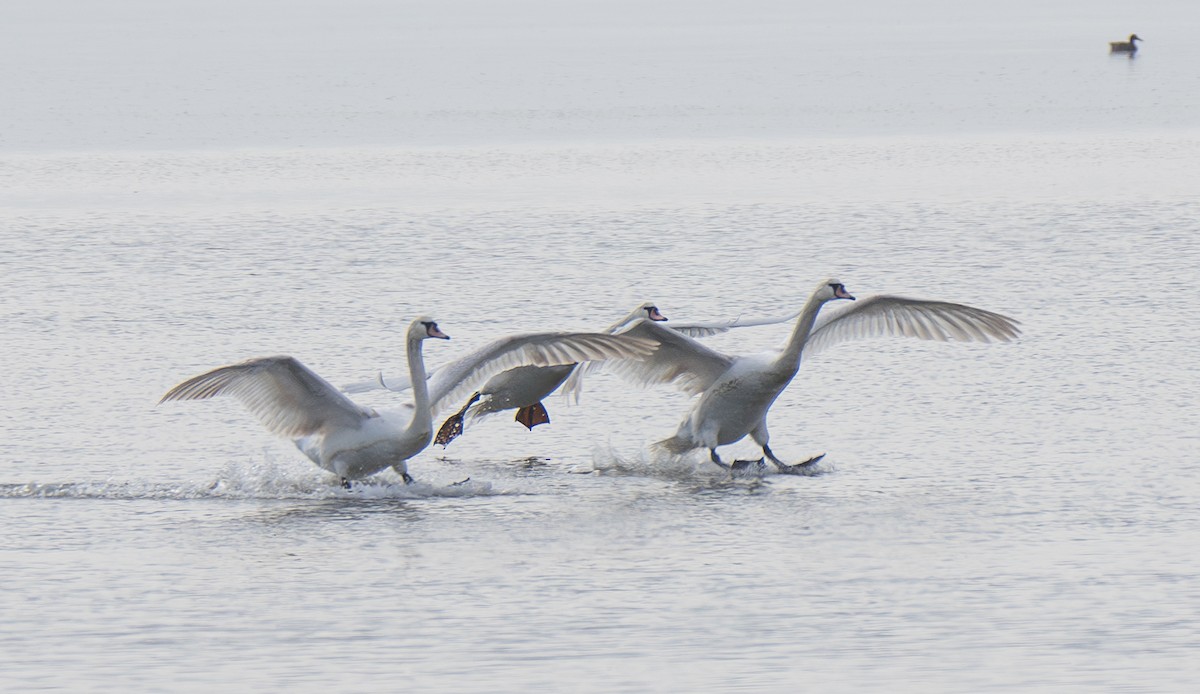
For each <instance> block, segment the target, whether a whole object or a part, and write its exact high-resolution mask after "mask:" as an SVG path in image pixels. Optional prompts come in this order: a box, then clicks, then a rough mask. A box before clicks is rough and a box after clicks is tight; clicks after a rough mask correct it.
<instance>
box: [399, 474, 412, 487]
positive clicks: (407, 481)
mask: <svg viewBox="0 0 1200 694" xmlns="http://www.w3.org/2000/svg"><path fill="white" fill-rule="evenodd" d="M400 479H402V480H404V483H405V484H412V483H413V476H412V475H410V474H408V473H407V472H402V473H400Z"/></svg>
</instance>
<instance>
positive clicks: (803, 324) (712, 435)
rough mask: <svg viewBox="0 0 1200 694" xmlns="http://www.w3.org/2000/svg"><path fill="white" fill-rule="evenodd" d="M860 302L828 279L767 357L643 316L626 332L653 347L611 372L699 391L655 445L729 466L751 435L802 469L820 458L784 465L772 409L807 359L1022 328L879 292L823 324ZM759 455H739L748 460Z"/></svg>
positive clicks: (1011, 334) (996, 336) (992, 337)
mask: <svg viewBox="0 0 1200 694" xmlns="http://www.w3.org/2000/svg"><path fill="white" fill-rule="evenodd" d="M839 299H842V300H848V301H854V297H853V296H852V295H851V294H850V293H849V292H847V291H846V287H845V286H844V285H843V284H842V283H841V282H839V281H837V280H836V279H830V280H827V281H825V282H822V283H821V284H820V285H818V287H817V288H816V290H815V291H814V292H813V294H812V295H811V296H810V297H809V299H808V301H807V302H806V303H805V304H804V307H803V308H802V309H801V310H800V312H799V314H798V318H797V320H796V325H795V327H794V329H793V330H792V334H791V337H790V339H789V340H788V342H787V344H786V345H785V346H784V348H783V349H782V350H781V351H779V352H778V353H775V354H769V355H764V356H758V355H755V356H730V355H726V354H722V353H720V352H718V351H716V350H713V349H710V348H708V347H706V346H704V345H702V344H700V343H699V342H697V341H696V340H694V339H691V338H689V337H687V336H686V335H682V334H679V333H677V332H673V331H670V330H666V329H664V328H662V327H660V326H658V325H657V324H654V323H650V322H646V321H642V322H640V323H638V324H636V325H635V326H633V327H632V328H630V329H629V330H628V331H627V333H626V334H629V335H639V336H642V337H647V338H652V339H654V340H656V341H658V342H659V343H660V344H659V347H658V349H657V350H656V351H655V353H654V354H653V355H652V356H650V357H648V358H647V359H645V360H643V361H641V362H622V363H619V364H615V365H612V368H611V370H613V371H615V372H617V373H620V374H622V375H623V376H625V377H627V378H628V379H630V380H632V381H634V382H637V383H640V384H642V385H653V384H661V383H670V384H673V385H675V386H676V387H678V388H679V389H681V390H683V391H684V392H685V393H688V394H690V395H693V396H698V397H697V399H696V401H695V404H694V405H693V406H692V409H691V411H690V412H689V413H688V415H687V416H686V417H685V418H684V420H683V422H682V423H680V425H679V428H678V430H677V431H676V432H675V435H674V436H672V437H671V438H669V439H666V440H663V441H660V442H658V444H656V445H657V446H658V447H660V448H662V449H665V450H667V451H669V452H671V453H676V454H681V453H685V452H687V451H690V450H693V449H696V448H707V449H708V450H709V456H710V458H711V460H712V461H713V462H714V463H716V464H717V465H720V466H721V467H724V468H730V467H731V466H730V465H728V464H726V463H725V462H724V461H722V460H721V458H720V456H719V455H718V454H717V447H718V446H726V445H729V444H733V443H736V442H737V441H740V440H741V439H743V438H744V437H746V436H747V435H749V436H750V437H751V438H752V439H753V440H754V442H755V443H757V444H758V445H759V446H761V447H762V452H763V455H764V456H765V457H766V458H767V459H769V460H770V461H771V462H772V463H773V464H774V465H775V466H776V467H777V468H778V469H779V471H780V472H784V473H792V474H803V472H804V471H805V469H806V468H807V467H808V466H810V465H812V464H813V463H815V462H816V461H818V460H820V459H821V458H822V457H823V455H822V456H816V457H814V458H810V459H809V460H806V461H804V462H803V463H799V464H796V465H789V464H787V463H784V462H783V461H782V460H780V459H779V458H778V457H776V455H775V453H774V451H772V450H771V446H770V439H771V435H770V432H769V431H768V430H767V412H768V411H769V410H770V408H771V405H772V404H773V403H774V402H775V399H776V398H777V397H779V394H780V393H782V392H783V389H784V388H786V387H787V386H788V384H789V383H791V382H792V379H793V378H794V377H795V376H796V373H797V371H798V370H799V368H800V361H801V357H802V356H804V355H808V354H812V353H815V352H817V351H819V350H821V349H824V348H826V347H828V346H830V345H833V344H836V343H838V342H842V341H846V340H851V339H859V338H866V337H873V336H883V335H898V336H904V337H916V338H919V339H923V340H940V341H948V340H955V341H962V342H992V341H997V342H1008V341H1011V340H1014V339H1016V337H1017V335H1019V334H1020V330H1019V329H1018V328H1017V321H1015V320H1013V319H1011V318H1008V317H1006V316H1002V315H1000V314H998V313H993V312H991V311H985V310H983V309H979V308H974V307H972V306H964V305H962V304H955V303H950V302H945V301H924V300H918V299H908V298H904V297H899V296H889V295H880V296H873V297H870V298H867V299H864V300H862V301H858V302H856V303H854V304H852V305H850V306H847V307H846V308H845V309H843V310H841V311H838V312H836V313H834V314H832V315H829V316H827V317H824V319H823V320H822V321H820V322H819V323H818V322H817V314H818V313H819V312H820V310H821V308H822V307H823V306H824V305H825V304H826V303H829V302H831V301H835V300H839ZM584 373H585V370H584V369H577V370H576V371H575V372H574V373H573V374H572V376H571V377H570V378H568V380H567V383H566V384H565V385H564V389H565V390H566V391H567V392H573V393H576V394H578V393H579V391H580V389H581V387H582V378H583V375H584ZM746 462H756V461H735V463H746Z"/></svg>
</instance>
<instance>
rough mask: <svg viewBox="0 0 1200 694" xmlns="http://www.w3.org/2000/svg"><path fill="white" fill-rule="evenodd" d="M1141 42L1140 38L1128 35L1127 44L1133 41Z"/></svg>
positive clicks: (1135, 35)
mask: <svg viewBox="0 0 1200 694" xmlns="http://www.w3.org/2000/svg"><path fill="white" fill-rule="evenodd" d="M1141 40H1142V37H1141V36H1138V35H1137V34H1130V35H1129V43H1133V42H1134V41H1141Z"/></svg>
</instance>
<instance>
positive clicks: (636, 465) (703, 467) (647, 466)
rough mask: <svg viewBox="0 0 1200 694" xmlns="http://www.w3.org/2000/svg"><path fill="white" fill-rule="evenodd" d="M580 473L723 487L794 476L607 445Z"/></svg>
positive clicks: (702, 456)
mask: <svg viewBox="0 0 1200 694" xmlns="http://www.w3.org/2000/svg"><path fill="white" fill-rule="evenodd" d="M583 472H593V473H596V474H601V475H624V476H629V477H653V478H658V479H666V480H684V481H693V482H694V481H710V482H712V483H714V484H721V483H727V482H729V481H730V480H743V479H746V480H761V479H763V478H764V477H794V476H797V475H782V474H780V473H779V472H778V471H777V470H776V468H775V466H774V465H771V464H770V463H764V464H760V465H750V466H749V467H747V468H746V469H744V470H738V471H734V472H733V473H732V474H731V473H730V471H729V470H725V469H723V468H720V467H717V465H715V464H714V463H713V462H712V461H711V460H709V457H708V451H706V450H696V451H689V452H687V453H682V454H677V453H670V452H668V451H666V450H663V449H662V448H659V447H655V446H649V447H645V446H643V447H641V448H639V449H637V450H632V451H621V450H617V449H616V448H615V447H614V446H612V445H611V444H605V445H601V446H597V447H595V448H594V449H592V469H591V470H584V471H583ZM825 472H827V470H826V469H824V468H822V467H820V466H814V468H813V469H812V470H811V471H809V472H807V473H806V474H805V475H803V476H805V477H813V476H817V475H821V474H824V473H825Z"/></svg>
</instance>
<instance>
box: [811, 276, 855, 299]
mask: <svg viewBox="0 0 1200 694" xmlns="http://www.w3.org/2000/svg"><path fill="white" fill-rule="evenodd" d="M816 296H817V298H819V299H820V300H822V301H833V300H834V299H849V300H851V301H854V296H853V295H852V294H851V293H850V292H848V291H846V285H844V284H842V282H841V280H837V279H834V278H832V277H830V278H829V279H827V280H825V281H824V282H822V283H821V284H820V286H818V287H817V291H816Z"/></svg>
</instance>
